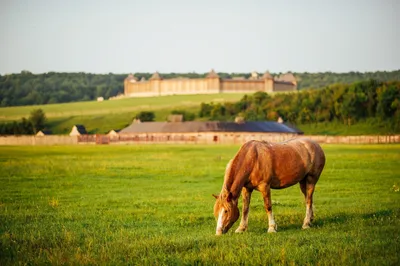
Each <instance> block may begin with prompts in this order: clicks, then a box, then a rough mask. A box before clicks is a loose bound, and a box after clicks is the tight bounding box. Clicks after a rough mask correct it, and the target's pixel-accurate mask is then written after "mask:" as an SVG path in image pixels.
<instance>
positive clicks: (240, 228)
mask: <svg viewBox="0 0 400 266" xmlns="http://www.w3.org/2000/svg"><path fill="white" fill-rule="evenodd" d="M246 230H247V228H243V227H238V229H236V231H235V233H244V232H245V231H246Z"/></svg>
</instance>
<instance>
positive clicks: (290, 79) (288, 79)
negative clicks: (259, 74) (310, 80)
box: [276, 72, 296, 82]
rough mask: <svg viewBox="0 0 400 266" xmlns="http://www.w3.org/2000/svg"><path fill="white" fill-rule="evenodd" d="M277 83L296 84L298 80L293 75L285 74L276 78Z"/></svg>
mask: <svg viewBox="0 0 400 266" xmlns="http://www.w3.org/2000/svg"><path fill="white" fill-rule="evenodd" d="M276 80H277V81H283V82H296V78H295V76H294V75H293V74H292V73H290V72H289V73H285V74H282V75H280V76H279V77H278V78H276Z"/></svg>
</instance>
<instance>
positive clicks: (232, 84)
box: [221, 79, 265, 92]
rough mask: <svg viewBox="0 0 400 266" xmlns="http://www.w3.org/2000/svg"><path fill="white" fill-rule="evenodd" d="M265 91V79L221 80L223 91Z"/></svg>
mask: <svg viewBox="0 0 400 266" xmlns="http://www.w3.org/2000/svg"><path fill="white" fill-rule="evenodd" d="M256 91H265V83H264V80H229V79H223V80H221V92H256Z"/></svg>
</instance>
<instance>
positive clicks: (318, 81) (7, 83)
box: [0, 70, 400, 107]
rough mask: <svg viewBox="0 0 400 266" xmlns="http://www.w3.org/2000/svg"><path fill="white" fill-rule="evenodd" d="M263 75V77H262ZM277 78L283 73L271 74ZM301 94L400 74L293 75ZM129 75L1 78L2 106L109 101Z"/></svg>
mask: <svg viewBox="0 0 400 266" xmlns="http://www.w3.org/2000/svg"><path fill="white" fill-rule="evenodd" d="M260 74H262V73H260ZM271 74H272V75H273V76H278V75H279V74H281V73H271ZM293 74H294V76H295V77H296V79H297V81H298V88H299V89H300V90H302V89H306V88H322V87H325V86H328V85H330V84H333V83H345V84H350V83H353V82H356V81H360V80H369V79H374V80H377V81H380V82H384V81H390V80H400V70H397V71H390V72H386V71H377V72H366V73H360V72H349V73H332V72H324V73H307V72H305V73H293ZM127 75H128V74H113V73H109V74H91V73H83V72H80V73H58V72H49V73H43V74H32V73H31V72H29V71H22V72H21V73H18V74H10V75H0V106H1V107H5V106H20V105H39V104H50V103H67V102H76V101H91V100H95V99H96V98H97V97H104V98H105V99H108V98H110V97H112V96H117V95H118V94H123V92H124V85H123V81H124V79H125V78H126V77H127ZM151 75H152V73H145V72H143V73H135V76H136V77H138V78H142V77H144V78H146V79H147V80H148V79H149V78H150V77H151ZM206 75H207V73H195V72H191V73H164V74H163V73H161V76H162V77H163V78H165V79H168V78H177V77H185V78H204V77H205V76H206ZM218 75H219V76H220V77H221V78H224V79H225V78H233V77H245V78H248V77H250V75H251V73H226V72H218Z"/></svg>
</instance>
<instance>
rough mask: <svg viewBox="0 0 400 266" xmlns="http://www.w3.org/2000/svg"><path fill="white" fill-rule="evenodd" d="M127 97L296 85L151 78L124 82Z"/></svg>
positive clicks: (292, 88) (288, 88) (289, 88)
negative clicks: (142, 80)
mask: <svg viewBox="0 0 400 266" xmlns="http://www.w3.org/2000/svg"><path fill="white" fill-rule="evenodd" d="M124 85H125V88H124V91H125V95H126V96H128V97H148V96H161V95H173V94H206V93H210V94H211V93H223V92H227V93H254V92H257V91H264V92H273V91H278V92H279V91H295V90H296V89H297V88H296V85H294V84H292V83H289V82H279V81H278V82H274V81H273V80H272V79H267V80H248V79H247V80H234V79H233V80H232V79H219V78H203V79H201V78H200V79H184V78H182V79H165V80H159V79H153V80H149V81H144V82H140V81H138V82H130V81H125V82H124Z"/></svg>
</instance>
